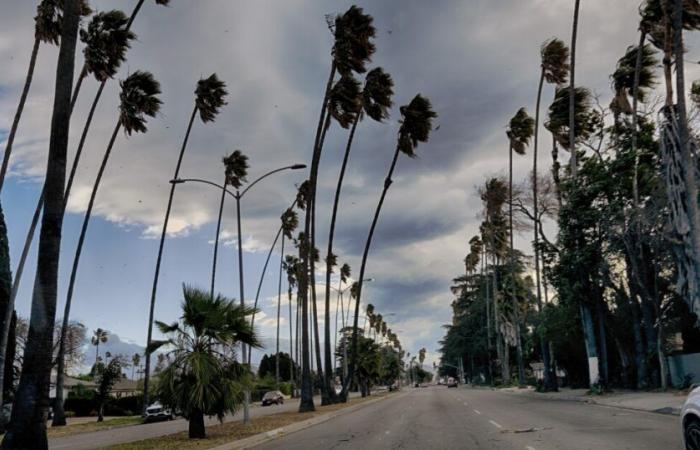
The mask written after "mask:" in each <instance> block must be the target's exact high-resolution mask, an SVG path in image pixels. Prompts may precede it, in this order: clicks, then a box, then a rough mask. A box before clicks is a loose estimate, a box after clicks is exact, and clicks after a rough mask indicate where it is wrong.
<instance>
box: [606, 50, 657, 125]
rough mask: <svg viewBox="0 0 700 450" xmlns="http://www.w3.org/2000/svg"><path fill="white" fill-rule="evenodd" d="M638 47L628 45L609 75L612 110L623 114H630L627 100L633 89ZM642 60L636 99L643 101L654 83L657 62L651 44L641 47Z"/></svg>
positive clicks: (630, 109) (630, 108)
mask: <svg viewBox="0 0 700 450" xmlns="http://www.w3.org/2000/svg"><path fill="white" fill-rule="evenodd" d="M637 52H638V47H637V46H632V47H628V48H627V51H626V53H625V55H624V56H623V57H622V58H620V60H619V61H618V62H617V67H616V68H615V72H614V73H613V74H612V75H610V78H611V79H612V88H613V91H614V92H615V98H614V99H613V103H612V105H611V109H613V111H616V112H619V113H625V114H632V106H631V105H630V102H629V100H628V97H631V96H632V94H633V90H634V75H635V70H636V66H637ZM641 57H642V60H641V66H640V71H639V84H638V87H637V100H639V101H640V102H643V101H645V100H646V97H647V94H648V93H649V91H651V90H652V89H653V88H654V86H655V85H656V82H655V77H654V67H655V66H656V65H657V64H658V61H657V59H656V58H655V57H654V50H653V49H652V47H651V45H648V44H647V45H644V46H643V47H642V55H641Z"/></svg>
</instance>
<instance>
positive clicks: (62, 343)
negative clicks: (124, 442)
mask: <svg viewBox="0 0 700 450" xmlns="http://www.w3.org/2000/svg"><path fill="white" fill-rule="evenodd" d="M120 128H121V122H117V125H116V126H115V127H114V132H112V137H111V138H110V139H109V144H108V145H107V150H106V151H105V154H104V156H103V158H102V164H101V165H100V169H99V170H98V172H97V178H96V179H95V184H94V185H93V187H92V193H91V194H90V201H89V202H88V207H87V211H86V212H85V217H84V218H83V225H82V228H81V229H80V237H79V238H78V246H77V248H76V249H75V256H74V258H73V267H72V269H71V273H70V279H69V281H68V294H67V295H66V305H65V307H64V310H63V323H62V324H61V338H60V339H59V346H58V355H59V357H58V358H57V359H58V365H57V368H56V386H59V385H60V386H61V387H63V380H64V372H65V354H66V339H65V336H66V335H67V333H68V325H69V321H70V308H71V306H72V303H73V290H74V288H75V280H76V277H77V275H78V265H79V264H80V255H81V253H82V251H83V244H84V243H85V236H86V234H87V229H88V225H89V224H90V217H91V216H92V208H93V206H94V205H95V198H96V197H97V191H98V189H99V187H100V181H101V180H102V175H103V174H104V171H105V168H106V167H107V162H108V161H109V156H110V154H111V153H112V147H114V141H115V140H116V138H117V134H118V133H119V129H120ZM55 403H56V404H55V406H56V409H57V411H58V412H59V413H58V414H55V416H54V422H55V423H56V424H57V425H64V424H65V412H64V411H63V389H61V391H60V393H59V392H58V391H57V392H56V402H55ZM59 414H60V416H61V417H57V416H59ZM62 422H63V423H62Z"/></svg>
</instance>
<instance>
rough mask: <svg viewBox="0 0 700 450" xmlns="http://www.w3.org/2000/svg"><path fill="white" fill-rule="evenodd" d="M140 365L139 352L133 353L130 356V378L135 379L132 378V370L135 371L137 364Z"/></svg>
mask: <svg viewBox="0 0 700 450" xmlns="http://www.w3.org/2000/svg"><path fill="white" fill-rule="evenodd" d="M140 365H141V355H140V354H139V353H134V355H133V356H132V357H131V379H132V380H135V379H136V378H134V371H137V370H138V368H139V366H140Z"/></svg>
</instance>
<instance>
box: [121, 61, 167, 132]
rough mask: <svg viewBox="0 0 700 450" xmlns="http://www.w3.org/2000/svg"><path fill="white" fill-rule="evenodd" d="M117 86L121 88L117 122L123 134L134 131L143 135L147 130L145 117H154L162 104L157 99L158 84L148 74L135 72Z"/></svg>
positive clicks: (158, 92)
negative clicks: (122, 129)
mask: <svg viewBox="0 0 700 450" xmlns="http://www.w3.org/2000/svg"><path fill="white" fill-rule="evenodd" d="M119 85H120V86H121V88H122V91H121V93H120V94H119V98H120V100H121V103H120V106H119V111H120V113H119V121H120V123H121V125H122V127H123V128H124V132H125V133H126V134H128V135H131V134H132V133H133V132H134V131H135V132H138V133H145V132H146V131H147V130H148V129H147V128H146V116H150V117H155V115H156V114H158V111H159V110H160V106H161V105H162V104H163V102H162V101H161V100H160V99H159V98H158V97H157V95H158V94H160V83H158V81H156V79H155V78H153V75H152V74H151V73H150V72H141V71H136V72H134V73H133V74H131V75H129V77H127V78H126V79H125V80H123V81H121V82H120V83H119Z"/></svg>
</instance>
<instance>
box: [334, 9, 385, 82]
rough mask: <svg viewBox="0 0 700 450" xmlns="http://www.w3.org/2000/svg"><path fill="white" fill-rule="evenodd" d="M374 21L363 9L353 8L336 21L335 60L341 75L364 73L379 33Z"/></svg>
mask: <svg viewBox="0 0 700 450" xmlns="http://www.w3.org/2000/svg"><path fill="white" fill-rule="evenodd" d="M373 21H374V19H373V18H372V16H370V15H369V14H365V13H364V11H363V10H362V8H359V7H357V6H355V5H353V6H351V7H350V9H348V10H347V11H346V12H345V13H344V14H342V15H338V16H337V17H336V19H335V26H334V37H335V44H334V46H333V60H334V62H335V65H336V68H337V70H338V72H339V73H340V74H341V75H350V74H351V72H356V73H364V72H365V71H366V70H367V69H366V65H367V63H368V62H369V61H370V60H371V58H372V54H373V53H374V52H375V50H376V47H375V45H374V43H373V42H372V39H373V38H374V37H375V35H376V33H377V31H376V29H375V28H374V25H373Z"/></svg>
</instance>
